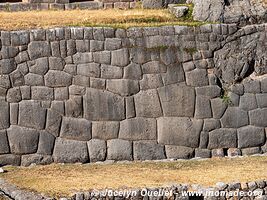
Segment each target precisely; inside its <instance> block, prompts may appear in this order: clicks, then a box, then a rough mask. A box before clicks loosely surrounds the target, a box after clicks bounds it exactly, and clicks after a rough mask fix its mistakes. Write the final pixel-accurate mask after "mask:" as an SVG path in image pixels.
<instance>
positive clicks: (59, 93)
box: [54, 86, 75, 101]
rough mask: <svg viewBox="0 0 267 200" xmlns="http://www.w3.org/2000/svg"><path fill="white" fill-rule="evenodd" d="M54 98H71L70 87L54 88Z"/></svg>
mask: <svg viewBox="0 0 267 200" xmlns="http://www.w3.org/2000/svg"><path fill="white" fill-rule="evenodd" d="M74 87H75V86H74ZM54 98H55V100H62V101H63V100H67V99H68V98H69V91H68V87H60V88H54Z"/></svg>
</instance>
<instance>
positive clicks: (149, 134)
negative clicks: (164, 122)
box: [119, 117, 157, 140]
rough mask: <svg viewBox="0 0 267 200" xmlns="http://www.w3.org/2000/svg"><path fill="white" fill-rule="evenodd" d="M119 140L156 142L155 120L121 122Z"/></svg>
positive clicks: (137, 119) (127, 120)
mask: <svg viewBox="0 0 267 200" xmlns="http://www.w3.org/2000/svg"><path fill="white" fill-rule="evenodd" d="M119 138H120V139H125V140H156V139H157V124H156V120H155V119H152V118H151V119H150V118H139V117H138V118H133V119H126V120H123V121H121V123H120V131H119Z"/></svg>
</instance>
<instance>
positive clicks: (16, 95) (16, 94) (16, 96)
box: [6, 87, 21, 102]
mask: <svg viewBox="0 0 267 200" xmlns="http://www.w3.org/2000/svg"><path fill="white" fill-rule="evenodd" d="M6 99H7V101H8V102H20V101H21V92H20V89H19V87H13V88H10V89H9V90H8V91H7V95H6Z"/></svg>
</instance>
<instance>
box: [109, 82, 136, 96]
mask: <svg viewBox="0 0 267 200" xmlns="http://www.w3.org/2000/svg"><path fill="white" fill-rule="evenodd" d="M107 90H108V91H110V92H113V93H115V94H118V95H120V96H131V95H134V94H136V93H138V92H139V83H138V81H136V80H130V79H112V80H107Z"/></svg>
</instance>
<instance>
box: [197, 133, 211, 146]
mask: <svg viewBox="0 0 267 200" xmlns="http://www.w3.org/2000/svg"><path fill="white" fill-rule="evenodd" d="M208 142H209V132H207V131H202V132H201V133H200V138H199V148H201V149H206V148H207V146H208Z"/></svg>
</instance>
